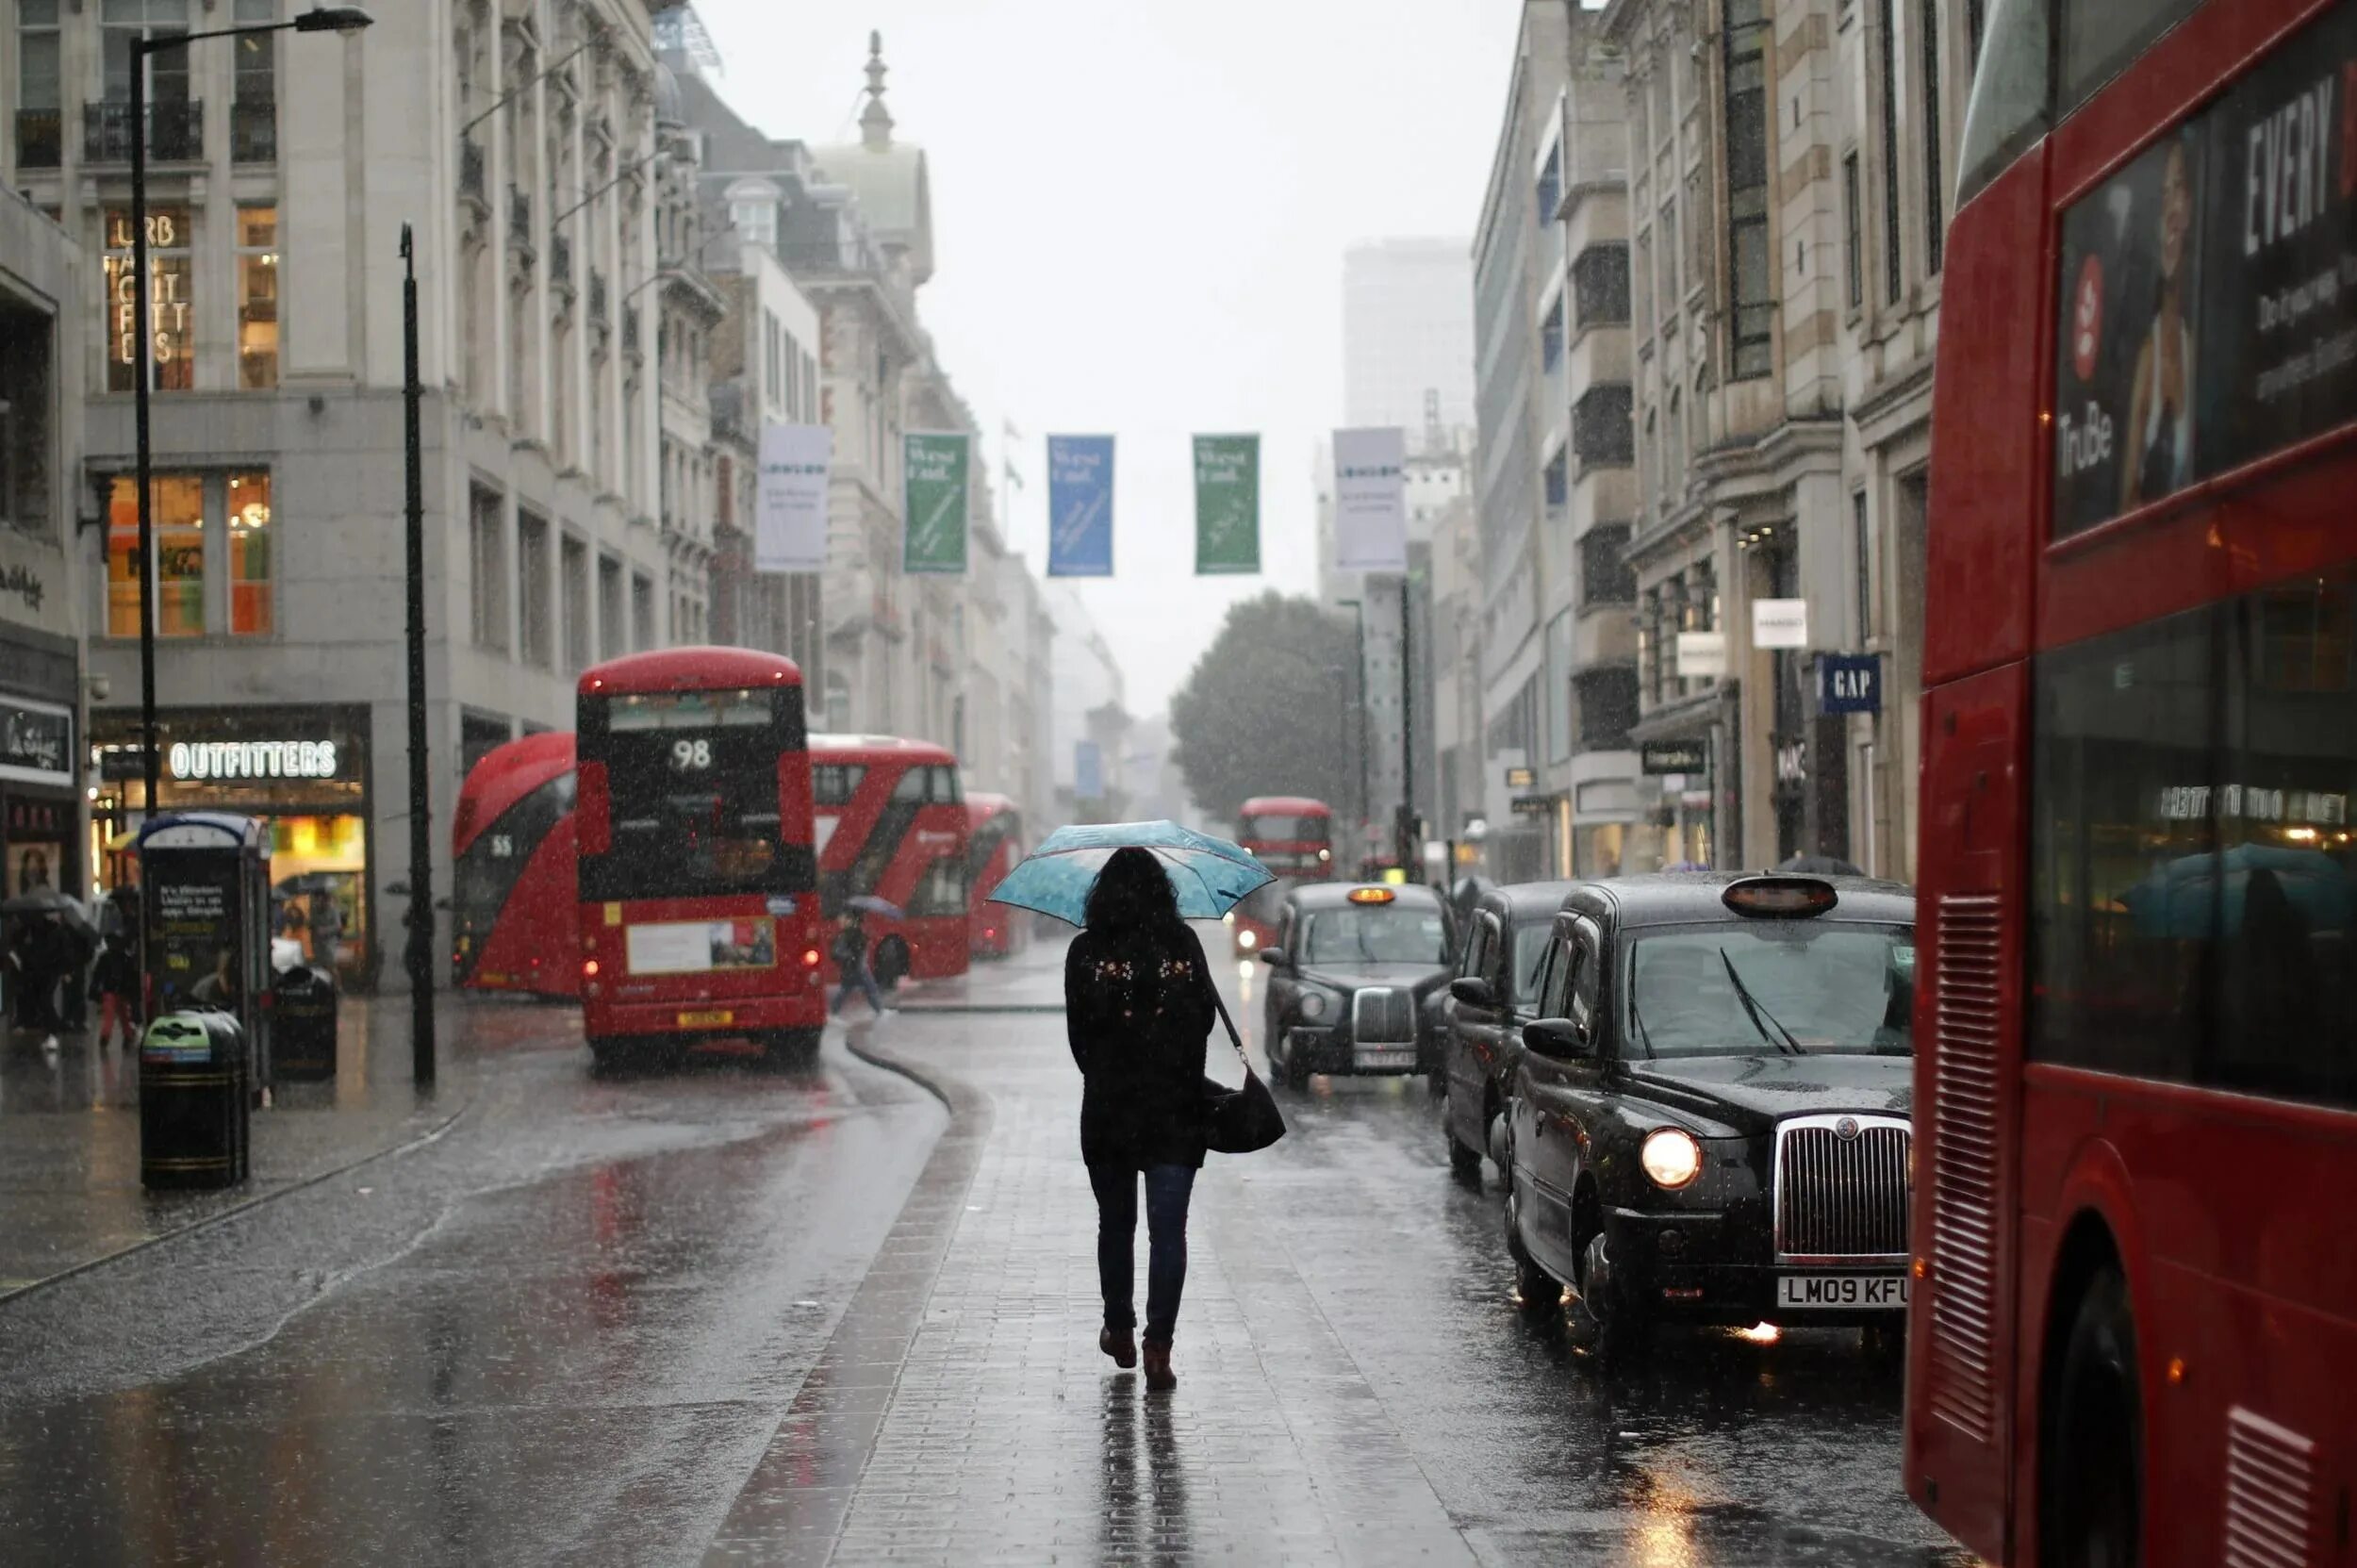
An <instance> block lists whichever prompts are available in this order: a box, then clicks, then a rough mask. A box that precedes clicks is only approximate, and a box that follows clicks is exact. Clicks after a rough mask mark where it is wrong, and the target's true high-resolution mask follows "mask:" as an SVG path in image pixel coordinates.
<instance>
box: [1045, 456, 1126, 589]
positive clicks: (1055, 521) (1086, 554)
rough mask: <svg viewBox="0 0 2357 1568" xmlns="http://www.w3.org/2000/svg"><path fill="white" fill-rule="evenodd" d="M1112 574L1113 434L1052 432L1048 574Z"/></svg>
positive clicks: (1048, 476) (1060, 575)
mask: <svg viewBox="0 0 2357 1568" xmlns="http://www.w3.org/2000/svg"><path fill="white" fill-rule="evenodd" d="M1047 575H1048V576H1050V577H1111V576H1112V575H1113V437H1111V436H1050V437H1047Z"/></svg>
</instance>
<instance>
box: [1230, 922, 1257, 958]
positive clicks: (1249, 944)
mask: <svg viewBox="0 0 2357 1568" xmlns="http://www.w3.org/2000/svg"><path fill="white" fill-rule="evenodd" d="M1260 945H1261V939H1260V937H1258V936H1256V935H1254V934H1253V932H1252V928H1251V927H1250V926H1246V927H1244V930H1242V931H1240V932H1238V933H1236V946H1238V947H1239V948H1242V949H1244V950H1245V951H1246V952H1249V951H1251V950H1252V949H1254V948H1257V947H1259V946H1260Z"/></svg>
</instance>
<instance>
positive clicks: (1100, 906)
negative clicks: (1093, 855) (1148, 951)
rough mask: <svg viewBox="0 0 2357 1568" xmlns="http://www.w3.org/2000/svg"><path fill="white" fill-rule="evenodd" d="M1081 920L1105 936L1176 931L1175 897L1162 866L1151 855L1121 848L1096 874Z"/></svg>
mask: <svg viewBox="0 0 2357 1568" xmlns="http://www.w3.org/2000/svg"><path fill="white" fill-rule="evenodd" d="M1084 918H1085V920H1086V922H1087V925H1088V929H1089V930H1091V931H1096V932H1105V933H1114V932H1127V931H1176V930H1178V928H1179V919H1178V895H1177V894H1176V893H1174V892H1172V891H1171V887H1170V879H1169V878H1168V877H1166V876H1164V875H1163V874H1162V862H1161V861H1159V860H1157V859H1155V858H1154V855H1153V853H1152V851H1150V850H1141V849H1139V848H1138V847H1137V846H1135V845H1134V844H1132V845H1125V846H1124V847H1122V848H1121V849H1118V850H1114V851H1113V857H1112V858H1111V859H1109V860H1107V861H1106V862H1105V868H1104V869H1103V870H1101V871H1099V872H1097V873H1096V884H1095V885H1093V886H1092V887H1090V889H1089V901H1088V908H1087V910H1086V911H1085V912H1084Z"/></svg>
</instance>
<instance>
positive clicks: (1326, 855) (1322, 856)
mask: <svg viewBox="0 0 2357 1568" xmlns="http://www.w3.org/2000/svg"><path fill="white" fill-rule="evenodd" d="M1333 858H1334V851H1333V850H1319V851H1318V859H1319V860H1320V861H1328V860H1332V859H1333Z"/></svg>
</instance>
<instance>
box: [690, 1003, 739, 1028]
mask: <svg viewBox="0 0 2357 1568" xmlns="http://www.w3.org/2000/svg"><path fill="white" fill-rule="evenodd" d="M735 1021H736V1015H735V1014H733V1013H732V1012H730V1011H729V1010H728V1009H727V1008H725V1007H715V1008H708V1009H706V1010H705V1011H703V1012H701V1013H683V1014H681V1015H679V1027H680V1028H682V1029H712V1028H715V1027H717V1026H718V1025H721V1024H732V1023H734V1022H735Z"/></svg>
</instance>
